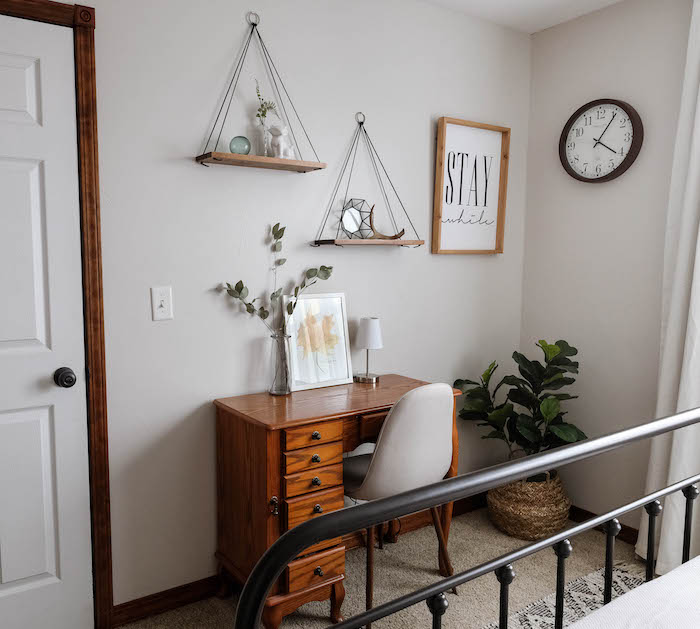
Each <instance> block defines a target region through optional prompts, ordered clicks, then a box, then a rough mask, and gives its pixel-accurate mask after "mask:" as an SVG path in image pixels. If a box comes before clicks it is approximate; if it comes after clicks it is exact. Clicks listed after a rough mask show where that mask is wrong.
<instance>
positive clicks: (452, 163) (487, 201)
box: [432, 118, 510, 254]
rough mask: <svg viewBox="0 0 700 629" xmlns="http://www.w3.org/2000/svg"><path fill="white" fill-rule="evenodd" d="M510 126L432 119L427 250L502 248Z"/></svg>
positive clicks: (494, 250)
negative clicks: (431, 191) (434, 128)
mask: <svg viewBox="0 0 700 629" xmlns="http://www.w3.org/2000/svg"><path fill="white" fill-rule="evenodd" d="M509 150H510V129H509V128H508V127H497V126H495V125H490V124H484V123H481V122H470V121H468V120H459V119H457V118H440V120H439V121H438V135H437V154H436V157H435V197H434V202H433V244H432V252H433V253H452V254H469V253H472V254H474V253H476V254H479V253H481V254H484V253H486V254H489V253H490V254H494V253H503V232H504V228H505V221H506V192H507V188H508V153H509Z"/></svg>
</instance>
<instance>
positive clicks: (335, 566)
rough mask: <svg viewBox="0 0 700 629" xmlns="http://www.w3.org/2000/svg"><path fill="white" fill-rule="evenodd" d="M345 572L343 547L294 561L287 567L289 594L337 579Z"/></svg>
mask: <svg viewBox="0 0 700 629" xmlns="http://www.w3.org/2000/svg"><path fill="white" fill-rule="evenodd" d="M344 572H345V546H341V547H340V548H331V549H330V550H325V551H323V552H322V553H316V554H315V555H310V556H309V557H304V558H303V559H296V560H295V561H292V562H291V563H290V564H289V566H287V571H286V574H287V588H288V590H287V591H289V592H296V591H297V590H303V589H304V588H307V587H309V586H312V585H317V584H319V583H323V582H324V581H325V580H326V579H329V578H331V577H337V576H339V575H341V574H343V573H344Z"/></svg>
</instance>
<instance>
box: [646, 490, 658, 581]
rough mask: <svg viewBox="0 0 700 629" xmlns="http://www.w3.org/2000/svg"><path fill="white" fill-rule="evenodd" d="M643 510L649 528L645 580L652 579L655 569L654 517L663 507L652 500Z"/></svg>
mask: <svg viewBox="0 0 700 629" xmlns="http://www.w3.org/2000/svg"><path fill="white" fill-rule="evenodd" d="M644 510H645V511H646V512H647V514H648V515H649V527H648V529H649V530H648V532H647V574H646V580H647V581H651V580H652V579H653V578H654V568H655V567H656V559H655V554H656V517H657V516H658V515H659V514H660V513H661V511H662V510H663V507H662V506H661V503H660V502H659V501H658V500H654V501H653V502H650V503H649V504H646V505H644Z"/></svg>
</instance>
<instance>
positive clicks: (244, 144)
mask: <svg viewBox="0 0 700 629" xmlns="http://www.w3.org/2000/svg"><path fill="white" fill-rule="evenodd" d="M229 148H230V149H231V153H238V154H239V155H248V153H250V140H249V139H248V138H246V137H244V136H242V135H237V136H236V137H235V138H233V140H231V144H229Z"/></svg>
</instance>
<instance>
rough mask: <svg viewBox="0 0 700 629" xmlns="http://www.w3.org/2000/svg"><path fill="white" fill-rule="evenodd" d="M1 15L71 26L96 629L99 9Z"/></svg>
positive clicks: (101, 363)
mask: <svg viewBox="0 0 700 629" xmlns="http://www.w3.org/2000/svg"><path fill="white" fill-rule="evenodd" d="M0 14H2V15H9V16H11V17H17V18H23V19H28V20H35V21H38V22H46V23H49V24H57V25H59V26H65V27H68V28H72V29H73V41H74V50H75V94H76V99H75V102H76V116H77V130H78V137H77V144H78V169H79V170H78V177H79V189H80V226H81V243H82V269H83V311H84V319H85V359H86V361H85V365H86V377H87V378H86V379H87V419H88V444H89V465H90V505H91V518H92V557H93V582H94V597H95V629H111V626H112V604H113V598H112V535H111V520H110V504H109V456H108V448H107V391H106V371H105V340H104V315H103V303H102V244H101V235H100V193H99V173H98V167H97V88H96V80H95V9H93V8H92V7H86V6H82V5H72V4H63V3H60V2H51V1H50V0H0Z"/></svg>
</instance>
